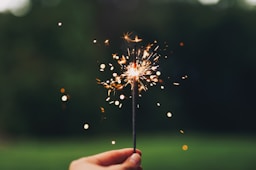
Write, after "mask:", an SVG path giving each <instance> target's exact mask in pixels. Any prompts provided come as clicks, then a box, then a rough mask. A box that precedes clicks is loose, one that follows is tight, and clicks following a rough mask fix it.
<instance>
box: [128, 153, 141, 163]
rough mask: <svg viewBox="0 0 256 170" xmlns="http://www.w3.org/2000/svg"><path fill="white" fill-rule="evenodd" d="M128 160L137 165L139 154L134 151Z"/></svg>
mask: <svg viewBox="0 0 256 170" xmlns="http://www.w3.org/2000/svg"><path fill="white" fill-rule="evenodd" d="M130 161H131V162H132V163H133V164H134V165H136V166H139V165H140V161H141V159H140V155H139V154H137V153H134V154H133V155H132V156H131V157H130Z"/></svg>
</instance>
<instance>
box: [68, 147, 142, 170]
mask: <svg viewBox="0 0 256 170" xmlns="http://www.w3.org/2000/svg"><path fill="white" fill-rule="evenodd" d="M69 170H142V167H141V151H139V150H136V153H133V149H129V148H127V149H119V150H112V151H107V152H103V153H100V154H97V155H93V156H88V157H83V158H80V159H78V160H74V161H72V162H71V164H70V166H69Z"/></svg>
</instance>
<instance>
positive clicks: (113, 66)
mask: <svg viewBox="0 0 256 170" xmlns="http://www.w3.org/2000/svg"><path fill="white" fill-rule="evenodd" d="M122 38H123V39H124V40H125V42H127V48H126V51H125V53H123V54H118V53H113V54H112V58H113V60H114V62H113V63H112V62H110V63H99V71H100V72H105V71H108V72H110V73H111V74H110V75H111V76H110V78H109V79H107V80H101V79H99V78H97V79H96V81H97V83H98V84H99V85H102V86H103V87H104V88H106V89H107V97H106V99H105V101H106V102H108V103H109V104H113V105H115V106H117V107H119V108H122V105H123V103H122V102H123V101H124V100H125V99H132V128H133V146H134V152H136V130H135V129H136V128H135V124H136V123H135V115H136V110H137V109H138V108H139V106H140V105H139V104H138V103H137V97H141V96H142V92H145V91H147V90H148V89H149V88H150V87H152V86H156V85H158V84H161V85H160V89H161V90H165V89H166V88H165V86H164V85H162V83H163V80H162V79H160V76H161V74H162V73H161V71H160V67H159V60H160V59H168V56H167V55H161V54H160V51H166V48H167V47H168V45H167V44H165V49H161V48H160V46H159V45H158V43H157V41H154V42H153V43H150V44H147V45H141V44H142V39H141V38H139V37H138V36H137V35H135V36H133V35H132V33H126V34H124V35H123V37H122ZM109 42H110V41H109V40H108V39H106V40H105V41H104V44H105V46H107V45H109ZM93 43H94V44H96V43H97V40H96V39H94V40H93ZM179 45H180V46H184V43H183V42H180V44H179ZM187 78H188V76H187V75H185V76H183V77H182V80H185V79H187ZM172 84H173V85H174V86H179V85H180V83H179V82H173V83H172ZM126 88H130V93H129V94H128V95H126V93H125V92H126V91H125V89H126ZM156 106H157V107H161V106H162V105H161V103H160V102H156ZM101 112H102V113H104V112H105V110H104V108H101ZM166 116H167V118H171V117H172V116H173V115H172V113H171V112H167V113H166ZM112 144H113V143H112ZM184 150H187V148H185V149H184Z"/></svg>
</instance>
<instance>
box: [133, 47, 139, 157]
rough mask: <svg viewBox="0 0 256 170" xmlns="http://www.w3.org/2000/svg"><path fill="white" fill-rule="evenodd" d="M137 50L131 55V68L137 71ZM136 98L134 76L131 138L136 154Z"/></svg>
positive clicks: (134, 78)
mask: <svg viewBox="0 0 256 170" xmlns="http://www.w3.org/2000/svg"><path fill="white" fill-rule="evenodd" d="M136 57H137V50H136V45H135V52H134V55H133V67H134V69H135V70H137V64H136V63H137V61H136ZM137 97H138V82H137V79H136V76H134V77H133V88H132V136H133V153H136V143H137V140H136V109H137Z"/></svg>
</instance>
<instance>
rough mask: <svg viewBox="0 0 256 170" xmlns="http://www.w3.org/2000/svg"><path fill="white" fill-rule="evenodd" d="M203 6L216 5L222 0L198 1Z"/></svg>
mask: <svg viewBox="0 0 256 170" xmlns="http://www.w3.org/2000/svg"><path fill="white" fill-rule="evenodd" d="M198 1H199V2H200V3H201V4H203V5H215V4H217V3H219V1H220V0H198Z"/></svg>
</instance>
